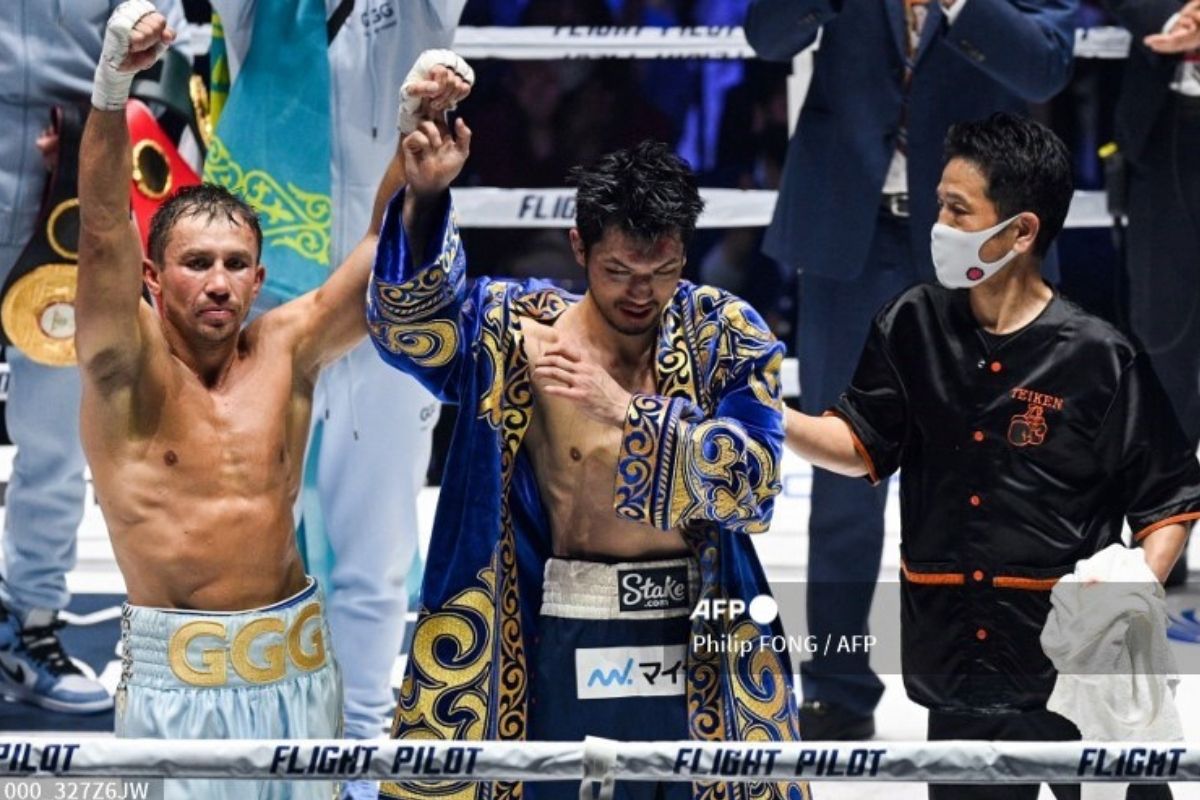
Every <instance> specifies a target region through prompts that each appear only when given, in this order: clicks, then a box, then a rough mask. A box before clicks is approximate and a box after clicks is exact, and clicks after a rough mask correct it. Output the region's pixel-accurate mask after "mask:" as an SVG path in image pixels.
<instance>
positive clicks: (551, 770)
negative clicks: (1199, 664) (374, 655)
mask: <svg viewBox="0 0 1200 800" xmlns="http://www.w3.org/2000/svg"><path fill="white" fill-rule="evenodd" d="M614 753H615V757H613V754H614ZM597 764H600V765H603V772H604V774H601V770H600V769H597V767H596V765H597ZM585 768H586V770H587V772H586V774H587V776H588V778H589V779H590V780H606V779H608V780H611V779H616V780H658V781H699V782H706V781H723V782H736V783H747V782H753V783H758V782H764V781H795V780H805V781H807V780H820V781H884V782H890V781H924V782H928V783H1000V782H1008V783H1011V782H1015V781H1016V782H1029V783H1032V782H1041V781H1056V782H1064V781H1070V782H1076V781H1081V782H1111V781H1120V782H1131V783H1139V782H1163V781H1196V780H1200V747H1197V746H1194V745H1190V744H1189V743H1186V742H1119V743H1114V742H981V741H938V742H887V741H870V742H772V743H753V744H752V743H746V742H614V741H612V740H607V739H594V738H589V739H588V740H587V741H586V742H497V741H463V742H445V741H397V740H394V739H372V740H337V739H329V740H238V739H233V740H212V739H208V740H182V741H164V740H158V739H99V738H82V737H70V736H58V737H29V738H14V737H4V738H3V739H0V779H3V778H14V777H19V778H40V777H60V778H80V777H122V778H160V777H167V778H239V779H254V780H272V779H280V780H361V779H373V780H391V781H402V782H407V781H454V782H479V781H499V780H521V781H548V780H581V779H582V778H583V777H584V775H585Z"/></svg>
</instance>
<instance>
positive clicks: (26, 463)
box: [0, 246, 86, 614]
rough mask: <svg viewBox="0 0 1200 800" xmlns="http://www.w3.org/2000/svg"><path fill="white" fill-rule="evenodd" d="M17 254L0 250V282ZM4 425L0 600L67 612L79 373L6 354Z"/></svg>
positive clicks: (76, 501) (77, 498) (79, 513)
mask: <svg viewBox="0 0 1200 800" xmlns="http://www.w3.org/2000/svg"><path fill="white" fill-rule="evenodd" d="M20 249H21V247H20V246H12V247H9V246H0V276H2V275H3V274H4V271H5V270H7V268H8V267H9V266H10V265H11V264H12V263H13V262H14V261H15V260H16V258H17V256H18V255H19V253H20ZM5 355H6V358H7V360H8V368H9V384H8V401H7V402H6V404H5V422H6V424H7V426H8V435H9V437H10V438H11V439H12V441H13V444H15V445H16V446H17V454H16V457H15V459H14V460H13V467H12V477H11V478H10V479H9V483H8V489H7V491H6V493H5V497H4V512H5V513H4V582H3V583H0V600H3V602H4V604H5V605H7V606H9V607H10V608H15V609H16V610H17V611H18V612H20V613H22V614H23V613H25V612H27V611H29V610H30V609H34V608H49V609H55V610H62V609H63V608H65V607H66V605H67V600H68V598H69V595H68V594H67V573H68V572H70V571H71V570H72V569H73V568H74V566H75V540H76V538H77V536H78V532H79V523H80V521H81V520H82V519H83V499H84V494H85V491H86V486H85V484H84V480H83V469H84V458H83V446H82V445H81V444H80V441H79V392H80V384H79V369H78V368H77V367H48V366H45V365H43V364H39V363H37V362H36V361H31V360H30V359H28V358H27V357H26V356H25V355H24V354H23V353H21V352H20V351H19V350H17V349H16V348H14V347H9V348H7V349H6V353H5Z"/></svg>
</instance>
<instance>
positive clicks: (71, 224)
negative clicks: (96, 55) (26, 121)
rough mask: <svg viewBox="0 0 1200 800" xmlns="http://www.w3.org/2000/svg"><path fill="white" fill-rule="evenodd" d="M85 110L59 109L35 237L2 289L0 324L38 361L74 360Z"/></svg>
mask: <svg viewBox="0 0 1200 800" xmlns="http://www.w3.org/2000/svg"><path fill="white" fill-rule="evenodd" d="M85 114H86V111H85V110H84V109H83V108H79V107H72V106H65V107H57V106H56V107H55V108H54V109H52V110H51V112H50V124H51V126H52V127H53V129H54V130H55V132H56V133H57V134H58V160H57V165H56V166H55V168H54V172H53V173H51V175H50V179H49V180H48V181H47V182H46V189H45V191H44V193H43V195H42V208H41V211H40V212H39V213H38V218H37V223H36V225H35V227H34V234H33V238H32V239H30V240H29V243H28V244H26V245H25V249H23V250H22V251H21V255H20V256H18V257H17V261H16V263H15V264H13V267H12V269H11V270H9V273H8V278H7V279H6V280H5V282H4V288H3V290H0V297H2V298H3V299H2V300H0V327H2V329H3V333H4V337H5V343H6V344H12V345H14V346H15V347H16V348H17V349H19V350H20V351H21V352H22V353H24V354H25V355H27V356H29V358H31V359H33V360H34V361H37V362H38V363H40V364H47V365H50V366H55V367H62V366H67V365H70V364H74V363H75V360H76V359H75V269H76V265H77V264H78V262H79V196H78V190H77V189H76V183H77V181H78V178H79V139H80V135H81V134H82V132H83V120H84V116H85Z"/></svg>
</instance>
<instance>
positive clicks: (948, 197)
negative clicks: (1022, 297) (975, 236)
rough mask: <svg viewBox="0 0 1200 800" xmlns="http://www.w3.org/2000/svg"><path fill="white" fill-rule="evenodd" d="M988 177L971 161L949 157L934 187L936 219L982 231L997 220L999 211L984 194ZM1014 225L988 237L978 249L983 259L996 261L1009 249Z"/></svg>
mask: <svg viewBox="0 0 1200 800" xmlns="http://www.w3.org/2000/svg"><path fill="white" fill-rule="evenodd" d="M987 186H988V183H987V176H985V175H984V174H983V172H982V171H981V170H980V169H979V167H977V166H975V164H973V163H972V162H970V161H966V160H965V159H961V158H952V159H950V161H949V162H947V164H946V168H945V169H944V170H942V180H941V183H939V184H938V187H937V200H938V219H937V221H938V222H940V223H942V224H943V225H949V226H950V227H951V228H957V229H958V230H960V231H981V230H984V229H985V228H990V227H992V226H993V225H995V224H997V223H999V222H1000V212H999V211H998V210H997V209H996V206H995V204H994V203H993V202H992V201H991V200H989V199H988V197H987ZM1014 227H1015V226H1011V225H1010V226H1008V228H1006V229H1005V230H1002V231H1000V232H999V233H997V234H996V235H995V236H993V237H992V238H991V239H989V240H988V241H987V242H986V243H985V244H984V245H983V247H982V248H981V249H980V251H979V255H980V256H981V257H982V258H983V260H984V261H989V262H990V261H995V260H996V259H998V258H1000V257H1002V256H1003V255H1004V254H1005V253H1007V252H1008V251H1009V250H1010V249H1011V248H1012V241H1013V239H1014V238H1015V236H1016V231H1015V230H1014Z"/></svg>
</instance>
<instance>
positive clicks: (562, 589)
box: [542, 558, 700, 619]
mask: <svg viewBox="0 0 1200 800" xmlns="http://www.w3.org/2000/svg"><path fill="white" fill-rule="evenodd" d="M699 594H700V570H699V569H698V568H697V566H696V561H695V559H691V558H672V559H665V560H661V561H631V562H622V563H618V564H603V563H600V562H598V561H575V560H569V559H562V558H552V559H550V560H548V561H547V562H546V573H545V581H544V584H543V589H542V616H545V617H566V618H568V619H671V618H674V617H686V616H689V615H690V614H691V613H692V609H693V608H694V607H695V605H696V599H697V597H698V596H699Z"/></svg>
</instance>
